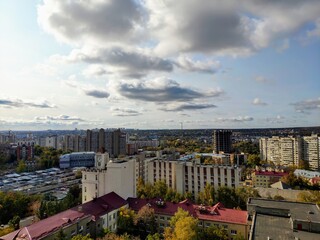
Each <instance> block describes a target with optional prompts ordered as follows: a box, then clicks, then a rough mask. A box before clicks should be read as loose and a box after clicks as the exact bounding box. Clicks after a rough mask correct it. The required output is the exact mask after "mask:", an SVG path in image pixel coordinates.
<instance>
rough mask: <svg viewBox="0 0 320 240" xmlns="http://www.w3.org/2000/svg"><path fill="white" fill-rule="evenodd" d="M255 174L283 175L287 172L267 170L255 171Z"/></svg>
mask: <svg viewBox="0 0 320 240" xmlns="http://www.w3.org/2000/svg"><path fill="white" fill-rule="evenodd" d="M254 173H255V175H261V176H273V177H283V176H285V175H287V174H288V173H285V172H273V171H272V172H269V171H255V172H254Z"/></svg>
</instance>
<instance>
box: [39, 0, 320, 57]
mask: <svg viewBox="0 0 320 240" xmlns="http://www.w3.org/2000/svg"><path fill="white" fill-rule="evenodd" d="M318 9H320V2H319V1H318V0H304V1H301V0H290V1H289V0H287V1H265V0H247V1H244V2H240V1H237V0H230V1H220V0H211V1H209V2H208V1H206V0H186V1H175V0H165V1H154V0H146V1H135V0H109V1H101V0H90V1H89V2H88V1H86V2H84V1H81V0H74V1H71V2H70V1H59V0H45V1H44V2H43V3H42V4H40V5H39V7H38V22H39V24H40V25H41V26H42V27H43V28H44V29H45V30H46V31H47V32H49V33H50V34H52V35H54V36H55V37H56V38H57V39H59V40H60V41H65V42H68V43H71V44H76V45H77V46H83V45H95V46H101V45H102V46H103V45H106V44H110V43H111V44H114V43H117V44H120V45H125V44H128V43H137V42H138V43H139V44H140V45H141V46H142V45H143V46H153V45H155V46H156V50H157V52H158V53H161V54H176V53H177V52H201V53H204V54H210V53H221V54H230V55H239V54H240V55H241V54H250V53H253V52H255V51H257V50H260V49H262V48H265V47H268V46H269V45H270V43H272V42H273V41H278V40H284V39H286V38H288V37H290V36H292V34H295V33H297V32H298V31H299V30H300V29H301V27H303V26H305V25H307V24H310V23H314V29H311V30H309V31H308V32H307V35H309V36H318V32H319V31H318V30H319V27H318V26H319V25H318V21H319V20H318V19H319V10H318ZM284 12H285V14H283V13H284ZM306 13H308V14H306Z"/></svg>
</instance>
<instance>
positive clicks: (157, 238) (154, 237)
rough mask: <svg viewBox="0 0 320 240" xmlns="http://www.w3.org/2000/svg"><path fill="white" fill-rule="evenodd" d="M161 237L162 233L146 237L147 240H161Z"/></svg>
mask: <svg viewBox="0 0 320 240" xmlns="http://www.w3.org/2000/svg"><path fill="white" fill-rule="evenodd" d="M160 239H161V235H160V234H159V233H155V234H149V235H148V236H147V238H146V240H160Z"/></svg>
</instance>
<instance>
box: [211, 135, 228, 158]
mask: <svg viewBox="0 0 320 240" xmlns="http://www.w3.org/2000/svg"><path fill="white" fill-rule="evenodd" d="M231 136H232V131H230V130H214V131H213V135H212V144H213V151H214V152H215V153H219V152H224V153H230V152H231V147H232V142H231Z"/></svg>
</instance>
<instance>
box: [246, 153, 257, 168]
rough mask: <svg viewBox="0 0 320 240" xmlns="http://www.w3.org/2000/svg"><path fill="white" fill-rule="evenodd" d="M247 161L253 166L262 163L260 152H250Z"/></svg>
mask: <svg viewBox="0 0 320 240" xmlns="http://www.w3.org/2000/svg"><path fill="white" fill-rule="evenodd" d="M247 161H248V164H249V165H252V166H256V165H260V156H259V155H258V154H250V155H249V156H248V159H247Z"/></svg>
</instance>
